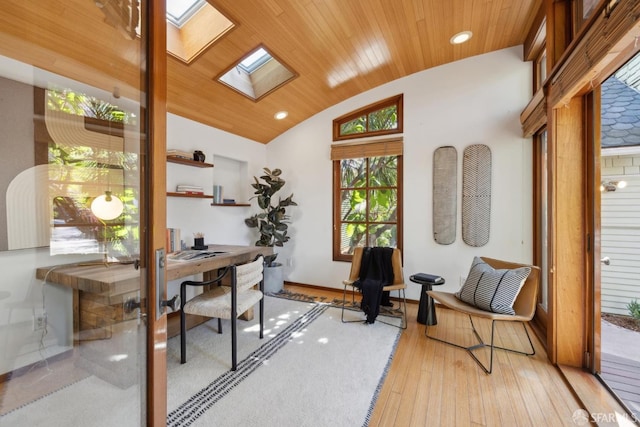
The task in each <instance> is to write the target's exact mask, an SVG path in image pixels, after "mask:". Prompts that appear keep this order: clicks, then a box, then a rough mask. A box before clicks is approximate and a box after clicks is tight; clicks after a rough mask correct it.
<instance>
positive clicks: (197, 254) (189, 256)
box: [168, 249, 220, 261]
mask: <svg viewBox="0 0 640 427" xmlns="http://www.w3.org/2000/svg"><path fill="white" fill-rule="evenodd" d="M219 253H220V252H219V251H206V250H203V251H198V250H193V249H187V250H184V251H179V252H176V253H173V254H171V255H169V256H168V258H169V259H170V260H172V261H193V260H196V259H203V258H211V257H213V256H216V255H217V254H219Z"/></svg>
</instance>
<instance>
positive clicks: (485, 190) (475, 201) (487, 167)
mask: <svg viewBox="0 0 640 427" xmlns="http://www.w3.org/2000/svg"><path fill="white" fill-rule="evenodd" d="M490 225H491V149H490V148H489V147H488V146H486V145H483V144H474V145H470V146H468V147H467V148H465V149H464V155H463V160H462V240H464V242H465V243H466V244H467V245H469V246H474V247H480V246H484V245H486V244H487V242H489V228H490Z"/></svg>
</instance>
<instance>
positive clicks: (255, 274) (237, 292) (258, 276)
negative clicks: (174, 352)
mask: <svg viewBox="0 0 640 427" xmlns="http://www.w3.org/2000/svg"><path fill="white" fill-rule="evenodd" d="M263 270H264V258H263V257H262V255H259V256H258V257H257V258H256V259H255V260H254V261H252V262H249V263H247V264H241V265H231V266H228V267H225V268H223V269H221V270H219V271H220V273H219V274H218V276H217V277H215V278H214V279H211V280H207V281H192V280H187V281H184V282H182V283H181V285H180V301H181V304H180V308H181V310H180V363H185V362H186V361H187V348H186V346H187V344H186V342H187V341H186V338H187V337H186V335H187V328H186V323H187V322H186V315H187V314H195V315H198V316H204V317H211V318H217V319H218V333H222V322H221V319H230V320H231V370H232V371H235V370H236V368H237V325H236V321H237V318H238V317H239V316H240V315H241V314H242V313H244V312H246V311H247V310H249V309H250V308H252V307H253V306H254V305H255V304H256V303H258V302H260V310H259V311H260V313H259V318H260V338H263V330H264V279H263ZM225 277H228V278H229V281H230V283H229V284H228V285H225V284H222V280H223V279H224V278H225ZM187 286H198V287H206V288H205V290H204V292H202V293H201V294H199V295H196V296H195V297H194V298H192V299H190V300H189V301H187V300H186V292H187ZM256 286H258V289H255V287H256Z"/></svg>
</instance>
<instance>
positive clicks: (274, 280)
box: [264, 264, 284, 294]
mask: <svg viewBox="0 0 640 427" xmlns="http://www.w3.org/2000/svg"><path fill="white" fill-rule="evenodd" d="M283 268H284V267H283V266H282V264H278V265H274V266H272V267H265V269H264V291H265V293H272V294H277V293H278V292H280V291H281V290H282V289H283V288H284V279H283V278H282V272H283Z"/></svg>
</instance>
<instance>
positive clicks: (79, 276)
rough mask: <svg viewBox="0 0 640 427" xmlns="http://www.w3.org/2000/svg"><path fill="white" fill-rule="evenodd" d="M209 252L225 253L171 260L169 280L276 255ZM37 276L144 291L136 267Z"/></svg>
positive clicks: (251, 249) (265, 250)
mask: <svg viewBox="0 0 640 427" xmlns="http://www.w3.org/2000/svg"><path fill="white" fill-rule="evenodd" d="M208 250H209V251H220V252H223V253H220V254H216V255H215V256H213V257H209V258H203V259H199V260H194V261H171V260H168V262H167V264H166V266H167V267H166V272H165V275H166V277H167V280H176V279H180V278H183V277H187V276H191V275H194V274H198V273H204V272H207V271H212V270H215V269H218V268H221V267H225V266H227V265H232V264H241V263H245V262H248V261H251V260H253V259H254V258H255V257H256V255H258V254H263V255H268V254H272V253H273V248H270V247H262V246H234V245H209V249H208ZM36 277H37V278H38V279H40V280H45V281H46V282H51V283H57V284H60V285H63V286H66V287H69V288H72V289H76V290H80V291H85V292H92V293H104V292H108V293H111V294H120V293H124V292H130V291H131V290H132V289H139V288H140V283H139V280H140V270H136V269H135V267H134V266H133V264H129V265H123V264H111V265H109V266H105V265H103V264H98V265H81V263H75V264H66V265H57V266H50V267H40V268H38V269H37V270H36Z"/></svg>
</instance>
